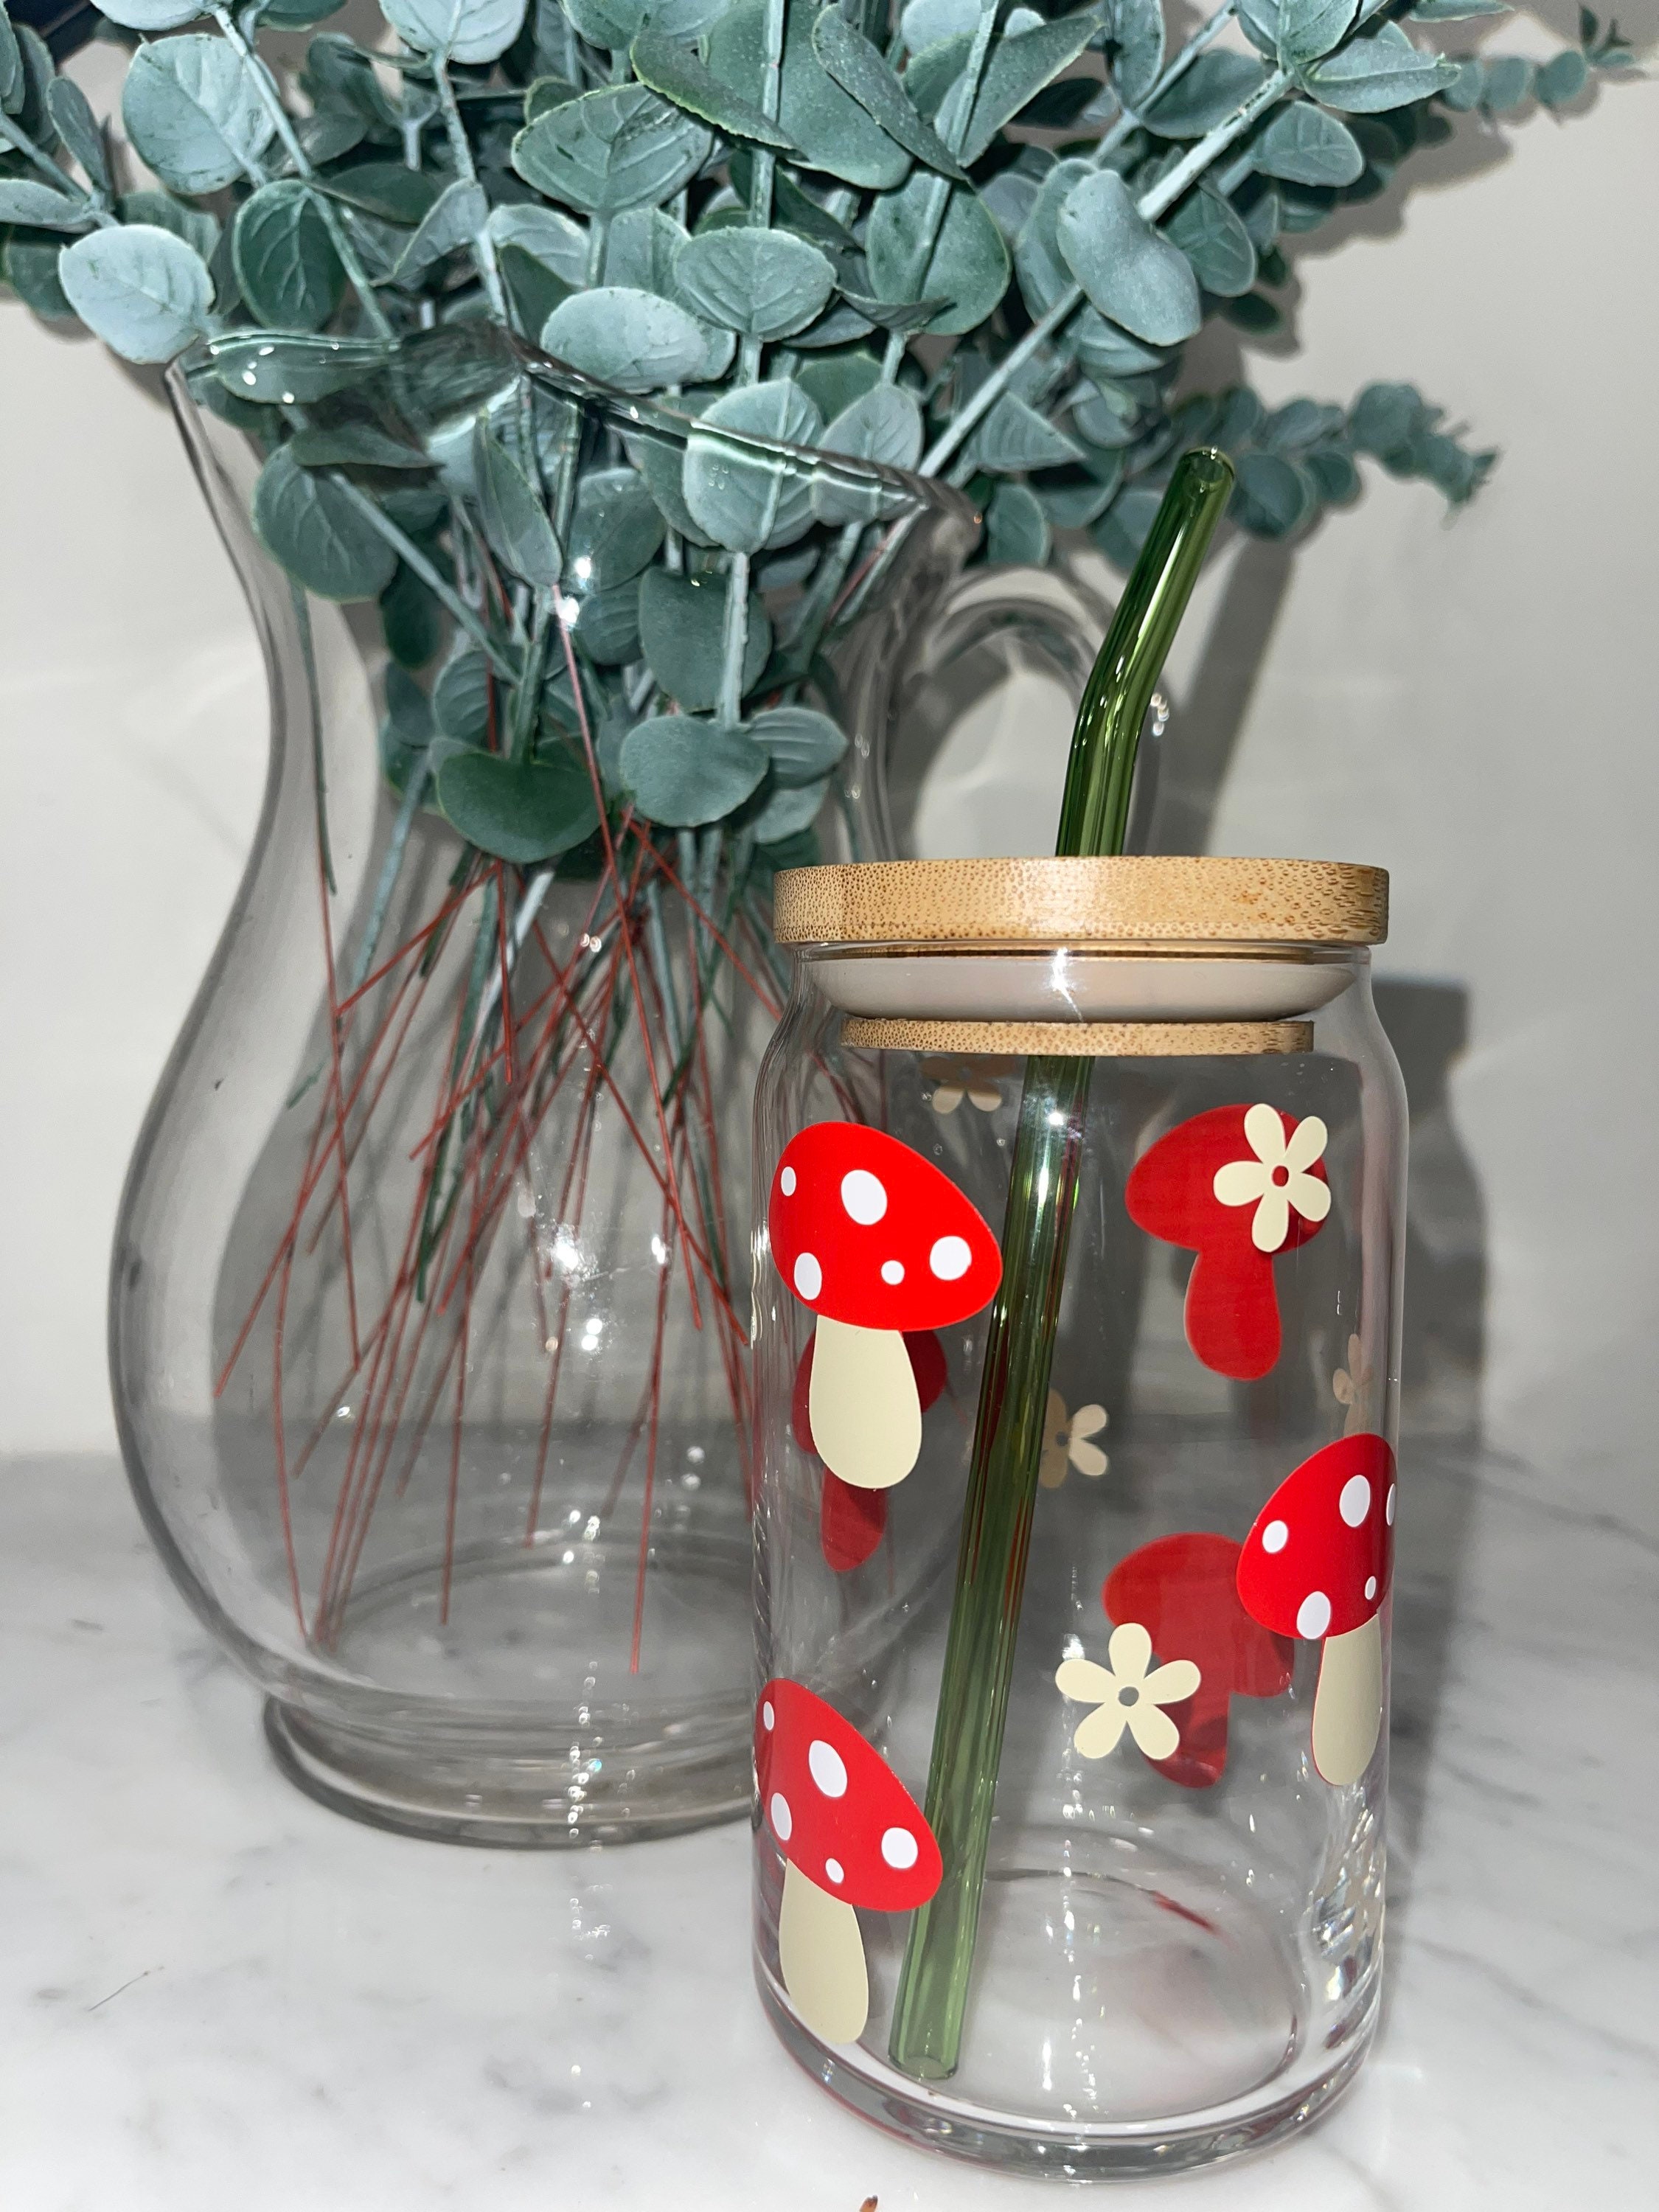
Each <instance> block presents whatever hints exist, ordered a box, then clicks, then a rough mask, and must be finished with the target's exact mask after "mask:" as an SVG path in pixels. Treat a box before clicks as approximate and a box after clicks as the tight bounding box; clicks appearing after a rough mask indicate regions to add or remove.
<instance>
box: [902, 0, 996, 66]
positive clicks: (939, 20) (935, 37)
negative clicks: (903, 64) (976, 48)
mask: <svg viewBox="0 0 1659 2212" xmlns="http://www.w3.org/2000/svg"><path fill="white" fill-rule="evenodd" d="M979 16H980V0H909V5H908V7H907V8H906V9H904V11H903V13H902V15H900V17H899V35H900V37H901V38H902V40H903V41H904V44H905V46H907V47H908V50H909V52H911V53H913V54H914V53H919V52H921V49H922V47H924V46H936V45H938V44H939V41H940V40H942V39H971V38H972V36H973V35H974V29H975V25H976V24H977V23H978V21H979Z"/></svg>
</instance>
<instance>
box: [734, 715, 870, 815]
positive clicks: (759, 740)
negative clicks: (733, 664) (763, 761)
mask: <svg viewBox="0 0 1659 2212" xmlns="http://www.w3.org/2000/svg"><path fill="white" fill-rule="evenodd" d="M749 734H750V737H751V738H753V739H754V741H755V743H756V744H757V745H760V746H762V747H763V749H764V750H765V752H766V755H767V757H768V758H769V761H770V762H771V763H772V781H773V783H774V784H775V787H777V789H779V790H780V791H799V790H804V789H805V788H808V787H814V786H816V787H819V788H822V785H823V778H824V777H825V776H826V775H829V771H830V770H831V769H833V768H835V767H836V765H837V764H838V763H839V762H840V760H841V758H842V755H843V754H844V753H845V752H846V750H847V738H846V736H845V735H844V733H843V732H842V728H841V726H840V725H839V723H836V722H833V721H831V720H830V719H829V715H828V714H820V713H819V712H818V711H817V708H815V707H768V708H764V709H763V712H761V713H760V714H757V715H756V716H755V717H754V719H753V720H751V721H750V724H749ZM813 811H814V812H816V811H817V809H816V807H815V808H814V810H813ZM808 819H809V820H810V819H811V817H810V816H809V817H808Z"/></svg>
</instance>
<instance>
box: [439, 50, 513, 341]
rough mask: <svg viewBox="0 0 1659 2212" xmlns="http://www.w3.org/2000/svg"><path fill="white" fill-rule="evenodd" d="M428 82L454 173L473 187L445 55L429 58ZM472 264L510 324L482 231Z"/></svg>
mask: <svg viewBox="0 0 1659 2212" xmlns="http://www.w3.org/2000/svg"><path fill="white" fill-rule="evenodd" d="M432 78H433V82H434V83H435V85H436V86H437V88H438V106H439V109H440V112H441V114H442V116H443V119H444V130H445V132H446V133H447V137H448V139H449V150H450V153H451V155H453V159H454V162H455V173H456V175H457V176H458V177H459V179H461V181H462V183H463V184H468V185H476V184H477V181H478V170H477V163H476V162H475V161H473V159H472V144H471V140H470V139H469V138H468V137H467V135H466V125H465V124H464V123H463V122H462V120H461V111H460V107H459V105H458V103H457V101H456V98H455V88H454V86H453V84H451V82H449V58H448V56H447V54H434V55H433V57H432ZM472 261H473V265H474V267H475V268H476V269H477V272H478V275H479V277H480V279H481V280H482V282H483V288H484V292H485V294H486V295H487V297H488V298H489V304H490V307H492V308H493V309H494V311H495V314H496V315H497V316H498V317H499V318H500V319H501V321H502V322H503V323H507V322H510V321H511V320H512V318H511V316H509V314H508V313H507V288H506V287H505V285H503V283H501V268H500V265H499V264H498V263H497V261H496V259H495V240H494V239H493V238H492V237H491V236H490V235H489V230H488V229H487V228H482V227H481V228H479V229H477V231H475V232H474V233H473V235H472Z"/></svg>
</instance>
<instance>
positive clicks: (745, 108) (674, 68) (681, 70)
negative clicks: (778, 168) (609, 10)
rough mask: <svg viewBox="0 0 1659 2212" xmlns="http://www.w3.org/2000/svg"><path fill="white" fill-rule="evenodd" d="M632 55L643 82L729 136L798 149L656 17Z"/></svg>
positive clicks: (636, 71) (767, 116) (788, 150)
mask: <svg viewBox="0 0 1659 2212" xmlns="http://www.w3.org/2000/svg"><path fill="white" fill-rule="evenodd" d="M629 59H630V60H631V61H632V62H633V64H634V74H635V76H637V77H638V78H639V80H640V82H641V84H648V85H649V86H650V87H651V88H652V90H653V92H659V93H660V94H662V96H663V98H664V99H665V100H672V101H673V103H674V105H675V106H676V107H680V108H684V110H685V112H686V113H687V114H688V115H695V116H696V118H698V120H699V121H700V122H703V123H712V124H713V125H714V128H715V129H716V130H717V131H725V132H726V134H727V136H728V137H734V138H750V139H753V140H755V141H756V142H757V143H758V144H760V145H763V146H775V147H777V148H779V149H781V150H782V151H783V152H785V153H787V154H793V152H794V150H795V149H794V148H793V145H792V144H791V143H790V141H789V138H788V136H787V133H786V132H785V131H782V130H781V129H780V127H779V126H778V125H777V124H775V123H774V122H773V121H772V119H771V118H770V117H769V115H767V113H766V112H765V111H764V110H763V108H759V107H757V106H756V105H755V103H754V101H753V100H745V99H744V97H743V95H742V94H740V93H738V92H734V91H733V90H732V87H731V86H730V85H729V84H726V83H725V82H722V81H721V79H720V78H719V77H717V76H715V75H714V72H713V70H710V69H709V68H708V67H707V65H706V64H704V63H702V62H701V61H699V60H698V58H697V57H696V54H695V53H694V52H691V51H690V48H689V47H686V46H678V45H676V44H675V42H674V40H672V39H671V38H665V36H664V35H663V34H662V32H661V30H660V29H659V27H658V26H657V25H656V23H655V21H654V19H653V26H652V28H651V29H650V30H649V31H642V32H641V33H640V35H639V37H638V38H636V39H635V41H634V44H633V46H632V48H631V49H630V52H629Z"/></svg>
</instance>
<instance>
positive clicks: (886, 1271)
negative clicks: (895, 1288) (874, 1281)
mask: <svg viewBox="0 0 1659 2212" xmlns="http://www.w3.org/2000/svg"><path fill="white" fill-rule="evenodd" d="M881 1279H882V1280H883V1282H884V1283H902V1281H903V1280H904V1262H903V1261H902V1260H884V1261H882V1263H881Z"/></svg>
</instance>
